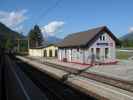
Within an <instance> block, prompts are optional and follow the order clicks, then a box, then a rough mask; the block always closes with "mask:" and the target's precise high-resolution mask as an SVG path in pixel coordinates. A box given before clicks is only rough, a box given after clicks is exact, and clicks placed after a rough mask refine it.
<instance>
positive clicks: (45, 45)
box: [31, 42, 56, 49]
mask: <svg viewBox="0 0 133 100" xmlns="http://www.w3.org/2000/svg"><path fill="white" fill-rule="evenodd" d="M51 45H54V46H56V43H49V42H45V43H44V44H43V45H42V46H39V47H32V48H31V49H42V48H46V47H48V46H51Z"/></svg>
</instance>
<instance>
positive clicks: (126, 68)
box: [31, 57, 133, 81]
mask: <svg viewBox="0 0 133 100" xmlns="http://www.w3.org/2000/svg"><path fill="white" fill-rule="evenodd" d="M31 58H34V59H36V60H39V61H41V62H44V61H48V62H51V63H55V64H59V65H63V66H66V67H70V68H75V69H84V68H86V67H88V66H89V65H81V64H75V63H66V62H61V61H58V60H57V59H55V58H51V59H50V58H49V59H46V58H44V57H31ZM87 71H88V72H94V73H97V74H101V75H106V76H109V77H114V78H119V79H123V80H127V81H133V61H130V60H119V62H118V63H117V64H115V65H114V64H113V65H95V66H93V67H90V68H89V69H88V70H87Z"/></svg>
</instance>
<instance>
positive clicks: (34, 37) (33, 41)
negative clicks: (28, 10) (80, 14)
mask: <svg viewBox="0 0 133 100" xmlns="http://www.w3.org/2000/svg"><path fill="white" fill-rule="evenodd" d="M28 38H29V41H30V47H39V46H42V43H43V35H42V33H41V30H40V28H39V26H38V25H35V26H34V28H33V29H31V30H30V32H29V34H28Z"/></svg>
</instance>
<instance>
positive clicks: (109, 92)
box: [17, 56, 133, 100]
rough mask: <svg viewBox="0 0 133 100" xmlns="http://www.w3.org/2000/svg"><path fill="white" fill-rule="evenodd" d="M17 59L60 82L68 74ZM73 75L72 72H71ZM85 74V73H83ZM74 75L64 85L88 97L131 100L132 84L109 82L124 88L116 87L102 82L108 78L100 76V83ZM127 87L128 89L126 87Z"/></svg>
mask: <svg viewBox="0 0 133 100" xmlns="http://www.w3.org/2000/svg"><path fill="white" fill-rule="evenodd" d="M17 58H18V59H20V60H22V61H24V62H25V63H28V64H30V65H32V66H33V67H35V68H37V69H39V70H41V71H42V72H44V73H47V74H48V75H50V76H52V77H54V78H56V79H58V80H61V79H62V77H63V76H64V75H66V74H68V73H69V70H71V69H69V68H68V69H69V70H63V69H62V68H59V67H58V66H57V67H56V66H55V64H53V65H52V64H51V65H50V64H45V63H41V62H39V61H36V60H33V59H29V58H25V57H21V56H17ZM52 66H53V67H52ZM73 73H74V71H73ZM83 74H85V73H83ZM83 74H81V75H75V74H71V75H70V76H69V77H68V79H67V80H66V81H65V84H68V85H70V86H72V87H74V88H76V89H78V90H80V91H82V92H84V93H86V94H88V95H92V96H95V97H96V98H98V99H101V100H103V98H104V99H105V100H106V99H109V100H133V91H132V87H133V84H132V83H130V82H129V83H126V82H125V83H124V82H123V81H118V80H113V79H112V80H111V81H114V82H118V84H122V83H123V86H125V87H124V88H122V87H119V86H117V85H113V84H112V85H111V84H109V83H107V82H106V81H105V82H104V80H107V79H109V78H107V77H104V78H103V79H102V77H101V76H99V77H98V78H99V79H100V80H101V79H102V81H99V80H98V79H94V78H92V77H90V75H89V76H87V77H85V75H86V74H85V75H83ZM127 86H128V87H127Z"/></svg>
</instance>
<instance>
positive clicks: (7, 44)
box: [5, 38, 14, 49]
mask: <svg viewBox="0 0 133 100" xmlns="http://www.w3.org/2000/svg"><path fill="white" fill-rule="evenodd" d="M13 47H14V43H13V40H11V39H10V38H8V39H7V40H6V42H5V48H6V49H12V48H13Z"/></svg>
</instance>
